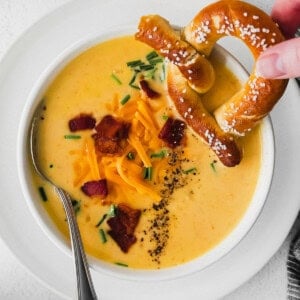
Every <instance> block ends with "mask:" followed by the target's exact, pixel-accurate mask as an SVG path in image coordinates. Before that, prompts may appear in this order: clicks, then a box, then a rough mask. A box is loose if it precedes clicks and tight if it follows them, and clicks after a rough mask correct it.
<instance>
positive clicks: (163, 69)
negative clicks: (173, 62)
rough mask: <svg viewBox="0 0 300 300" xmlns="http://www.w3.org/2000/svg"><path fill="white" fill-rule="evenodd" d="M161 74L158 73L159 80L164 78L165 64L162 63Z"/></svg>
mask: <svg viewBox="0 0 300 300" xmlns="http://www.w3.org/2000/svg"><path fill="white" fill-rule="evenodd" d="M161 70H162V72H161V74H160V81H161V82H163V81H164V80H165V79H166V66H165V64H163V65H162V67H161Z"/></svg>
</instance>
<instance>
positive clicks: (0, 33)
mask: <svg viewBox="0 0 300 300" xmlns="http://www.w3.org/2000/svg"><path fill="white" fill-rule="evenodd" d="M99 1H101V0H99ZM66 2H68V0H0V59H1V58H2V57H3V55H4V53H5V52H6V51H7V50H8V49H9V47H10V46H11V45H12V43H13V42H14V41H15V40H16V39H17V38H18V37H19V36H20V35H21V34H22V33H23V32H24V31H25V30H26V29H27V28H29V27H30V26H31V25H32V24H34V23H35V22H36V21H38V20H39V19H40V18H42V17H43V16H45V15H46V14H48V13H49V12H51V11H52V10H54V9H56V8H57V7H59V6H61V5H63V4H64V3H66ZM87 3H88V0H87ZM299 229H300V222H299V221H297V222H296V223H295V225H294V227H293V229H292V231H291V233H290V235H289V236H288V237H287V238H286V240H285V242H284V243H283V245H282V246H281V248H280V249H279V251H278V252H277V253H276V254H275V255H274V256H273V257H272V258H271V260H270V261H269V262H268V263H267V264H266V266H264V268H263V269H262V270H261V271H260V272H259V273H258V274H256V275H255V276H254V277H253V278H251V279H250V280H249V281H248V282H247V283H245V284H244V285H243V286H241V287H240V288H238V289H237V290H236V291H234V292H233V293H232V294H230V295H228V296H227V297H225V298H224V299H223V300H241V299H242V300H243V299H245V300H248V299H249V300H250V299H251V300H254V299H259V300H264V299H266V300H269V299H272V300H277V299H286V285H287V278H286V266H285V262H286V257H287V253H288V246H289V243H290V240H291V237H292V236H293V235H294V232H295V231H296V230H299ZM258 255H259V253H258ZM0 299H7V300H10V299H13V300H15V299H25V300H26V299H31V300H35V299H39V300H40V299H57V300H59V299H61V298H60V297H59V296H58V295H56V294H55V293H54V292H53V291H51V290H49V289H48V288H47V287H46V286H45V285H44V284H43V283H41V282H40V281H39V280H38V279H37V278H35V277H34V276H32V274H31V273H29V272H28V270H26V269H25V268H24V267H23V266H22V264H21V263H20V262H19V261H17V260H16V258H15V257H14V256H13V254H12V253H11V252H10V251H9V249H8V248H7V246H6V245H5V243H4V242H3V241H2V240H1V239H0Z"/></svg>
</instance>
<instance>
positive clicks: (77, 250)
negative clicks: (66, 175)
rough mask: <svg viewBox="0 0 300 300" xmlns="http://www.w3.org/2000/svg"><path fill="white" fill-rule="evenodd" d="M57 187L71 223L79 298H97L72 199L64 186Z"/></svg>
mask: <svg viewBox="0 0 300 300" xmlns="http://www.w3.org/2000/svg"><path fill="white" fill-rule="evenodd" d="M55 189H56V192H57V194H58V195H59V197H60V198H61V200H62V203H63V206H64V208H65V212H66V216H67V220H68V224H69V229H70V236H71V244H72V249H73V252H74V257H75V269H76V278H77V293H78V295H77V296H78V300H96V299H97V295H96V292H95V290H94V286H93V283H92V280H91V274H90V271H89V266H88V262H87V259H86V255H85V252H84V250H83V245H82V240H81V236H80V232H79V228H78V224H77V221H76V216H75V213H74V209H73V205H72V199H71V197H70V195H69V194H68V193H67V192H66V191H64V190H63V189H62V188H59V187H56V188H55Z"/></svg>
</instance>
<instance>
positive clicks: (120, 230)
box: [107, 204, 141, 253]
mask: <svg viewBox="0 0 300 300" xmlns="http://www.w3.org/2000/svg"><path fill="white" fill-rule="evenodd" d="M140 216H141V211H140V210H139V209H133V208H131V207H129V206H127V205H125V204H119V205H118V206H117V207H116V215H115V216H114V217H112V218H110V219H108V220H107V224H108V225H109V226H110V228H111V230H110V231H108V234H109V235H110V236H111V237H112V238H113V239H114V241H115V242H116V243H117V244H118V246H119V247H120V248H121V250H122V251H123V252H124V253H127V252H128V250H129V248H130V247H131V246H132V245H133V244H134V243H135V242H136V237H135V236H134V230H135V228H136V226H137V224H138V222H139V219H140Z"/></svg>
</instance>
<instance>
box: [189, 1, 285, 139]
mask: <svg viewBox="0 0 300 300" xmlns="http://www.w3.org/2000/svg"><path fill="white" fill-rule="evenodd" d="M228 35H229V36H235V37H238V38H239V39H241V40H242V41H244V42H245V43H246V45H247V46H248V47H249V49H250V50H251V52H252V54H253V56H254V59H255V60H256V59H257V58H258V56H259V55H260V53H262V52H263V51H264V50H265V49H267V48H268V47H270V46H272V45H275V44H276V43H279V42H281V41H283V40H284V37H283V35H282V34H281V32H280V30H279V28H278V27H277V25H276V24H275V23H274V22H273V21H272V19H271V18H270V17H269V16H268V15H267V14H266V13H264V12H263V11H261V10H260V9H258V8H257V7H255V6H253V5H250V4H248V3H245V2H242V1H235V0H224V1H218V2H216V3H213V4H211V5H209V6H207V7H205V8H204V9H202V10H201V11H200V12H199V13H198V14H197V16H196V17H195V18H194V19H193V20H192V21H191V22H190V24H188V25H187V26H186V27H185V28H184V30H183V38H184V39H185V40H186V41H187V42H188V43H190V44H191V45H193V47H194V48H195V49H197V50H198V51H199V52H200V53H202V54H204V55H206V56H208V55H209V54H210V52H211V50H212V48H213V47H214V45H215V43H216V41H217V40H218V39H220V38H221V37H224V36H228ZM286 84H287V80H268V79H264V78H262V77H258V76H257V75H256V74H255V67H254V70H253V72H252V74H251V75H250V77H249V79H248V81H247V82H246V84H245V85H244V87H243V89H242V90H241V91H240V92H238V93H237V94H236V95H234V96H233V97H232V98H231V99H229V100H228V101H227V102H226V103H225V104H224V105H222V106H221V107H219V108H218V109H217V110H216V111H215V113H214V114H215V118H216V120H217V122H218V124H219V126H220V127H221V128H222V129H223V130H224V131H226V132H230V133H232V134H236V135H244V134H245V133H246V132H247V131H250V130H251V129H252V128H253V127H254V126H255V125H256V124H257V122H258V121H259V120H261V119H262V118H263V117H264V116H266V115H267V114H268V113H269V112H270V111H271V109H272V108H273V106H274V105H275V104H276V102H277V101H278V99H280V97H281V96H282V94H283V92H284V90H285V87H286Z"/></svg>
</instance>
